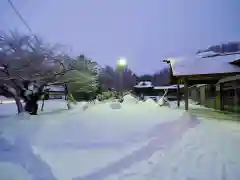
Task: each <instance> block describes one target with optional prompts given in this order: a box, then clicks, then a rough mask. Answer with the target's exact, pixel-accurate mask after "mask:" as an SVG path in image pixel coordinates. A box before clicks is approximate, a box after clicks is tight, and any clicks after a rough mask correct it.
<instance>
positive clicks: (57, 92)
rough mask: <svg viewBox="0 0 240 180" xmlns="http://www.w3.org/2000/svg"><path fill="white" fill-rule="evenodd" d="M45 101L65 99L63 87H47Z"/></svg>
mask: <svg viewBox="0 0 240 180" xmlns="http://www.w3.org/2000/svg"><path fill="white" fill-rule="evenodd" d="M46 89H47V92H48V94H47V97H48V98H47V99H63V98H65V94H66V91H65V87H64V86H55V85H51V86H47V87H46Z"/></svg>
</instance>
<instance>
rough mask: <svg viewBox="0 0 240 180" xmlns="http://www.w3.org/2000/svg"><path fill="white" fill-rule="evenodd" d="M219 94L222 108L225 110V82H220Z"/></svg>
mask: <svg viewBox="0 0 240 180" xmlns="http://www.w3.org/2000/svg"><path fill="white" fill-rule="evenodd" d="M219 88H220V89H219V93H220V94H219V96H220V110H221V111H223V110H224V104H223V103H224V102H223V84H222V83H220V84H219Z"/></svg>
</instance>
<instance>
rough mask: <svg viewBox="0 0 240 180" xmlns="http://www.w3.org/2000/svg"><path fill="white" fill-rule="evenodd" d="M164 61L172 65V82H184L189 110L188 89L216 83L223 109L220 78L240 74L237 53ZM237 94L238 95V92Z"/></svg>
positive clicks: (186, 106)
mask: <svg viewBox="0 0 240 180" xmlns="http://www.w3.org/2000/svg"><path fill="white" fill-rule="evenodd" d="M164 62H167V63H169V65H170V69H171V80H172V83H174V84H179V83H180V82H183V83H184V97H185V98H184V99H185V110H188V97H189V92H188V91H189V87H190V86H192V85H196V84H208V85H215V84H216V83H218V88H217V89H218V91H217V94H216V97H217V101H219V104H220V107H219V109H221V110H223V109H224V98H223V89H224V87H223V86H224V85H223V84H224V83H223V81H220V80H221V79H224V78H226V77H230V76H232V77H235V76H236V75H239V74H240V57H239V56H237V55H236V54H232V55H231V54H230V55H221V56H215V57H208V58H201V57H196V56H195V57H191V58H175V59H167V60H164ZM235 84H237V83H235ZM234 87H235V86H234ZM234 89H235V88H234ZM179 92H180V91H179ZM235 94H236V95H238V93H235ZM179 97H180V96H179ZM236 99H237V98H236ZM178 101H179V100H178ZM178 105H179V103H178Z"/></svg>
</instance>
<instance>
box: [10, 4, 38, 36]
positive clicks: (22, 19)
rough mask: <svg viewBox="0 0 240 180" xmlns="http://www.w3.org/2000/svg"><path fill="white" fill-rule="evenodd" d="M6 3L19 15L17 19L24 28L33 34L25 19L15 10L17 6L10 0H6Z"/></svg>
mask: <svg viewBox="0 0 240 180" xmlns="http://www.w3.org/2000/svg"><path fill="white" fill-rule="evenodd" d="M8 3H9V4H10V6H11V7H12V9H13V10H14V12H15V13H16V14H17V16H18V17H19V19H20V20H21V21H22V23H23V24H24V25H25V26H26V28H27V29H28V31H29V32H30V33H32V34H33V31H32V29H31V27H30V26H29V25H28V23H27V22H26V21H25V19H24V18H23V16H22V15H21V14H20V12H19V11H18V10H17V8H16V7H15V6H14V4H13V2H12V1H11V0H8Z"/></svg>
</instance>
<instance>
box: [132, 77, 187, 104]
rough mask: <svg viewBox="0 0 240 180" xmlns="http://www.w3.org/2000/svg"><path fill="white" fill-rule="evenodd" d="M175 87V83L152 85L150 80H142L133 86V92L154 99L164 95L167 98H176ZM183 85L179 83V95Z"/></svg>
mask: <svg viewBox="0 0 240 180" xmlns="http://www.w3.org/2000/svg"><path fill="white" fill-rule="evenodd" d="M177 87H178V86H177V85H169V86H153V85H152V83H151V82H150V81H142V82H139V83H138V84H137V85H136V86H134V90H133V92H134V94H135V95H137V96H144V97H146V98H153V99H155V100H158V99H159V98H160V97H161V96H166V97H167V98H168V100H176V99H177V94H178V93H177ZM183 87H184V85H182V84H181V85H179V89H180V94H181V95H182V94H183ZM165 93H166V94H165Z"/></svg>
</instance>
